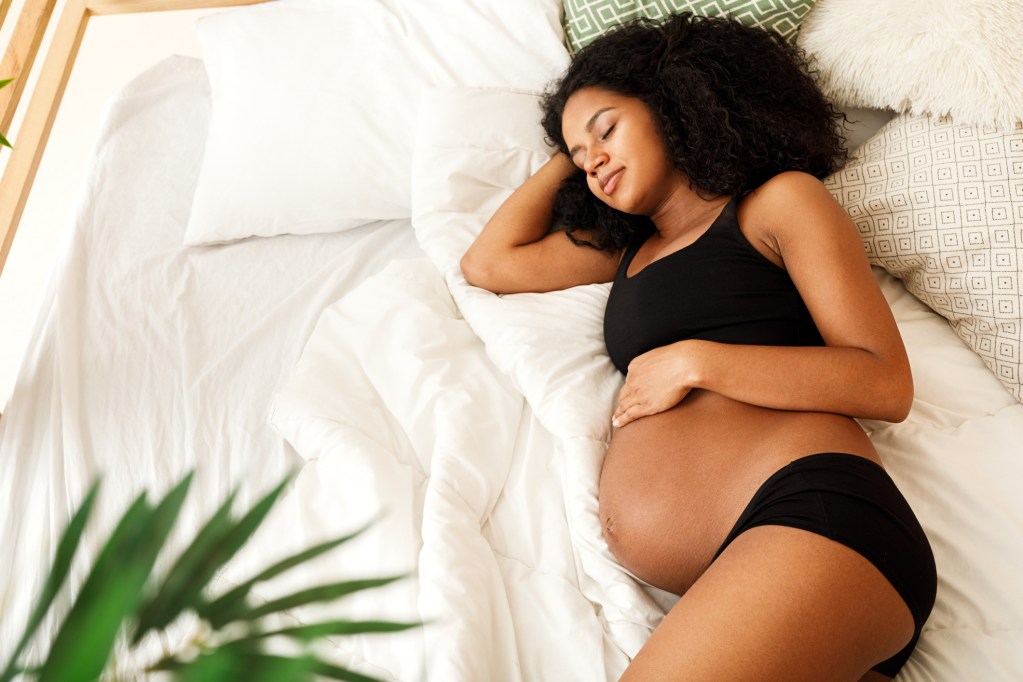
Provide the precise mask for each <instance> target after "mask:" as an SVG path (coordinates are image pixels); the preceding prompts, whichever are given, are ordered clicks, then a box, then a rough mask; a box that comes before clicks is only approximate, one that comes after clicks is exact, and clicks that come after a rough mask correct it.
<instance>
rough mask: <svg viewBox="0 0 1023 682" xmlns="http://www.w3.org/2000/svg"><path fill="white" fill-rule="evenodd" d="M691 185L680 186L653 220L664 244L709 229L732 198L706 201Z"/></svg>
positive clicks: (669, 196) (653, 216)
mask: <svg viewBox="0 0 1023 682" xmlns="http://www.w3.org/2000/svg"><path fill="white" fill-rule="evenodd" d="M688 185H689V183H688V182H681V183H679V185H678V187H677V188H676V189H675V191H673V192H671V193H670V194H669V195H668V197H667V198H666V199H665V200H664V202H663V203H662V204H661V205H660V206H659V207H658V209H657V210H656V211H655V212H654V213H653V214H652V215H651V216H650V219H651V220H653V223H654V227H656V228H657V233H658V235H660V237H661V239H664V240H665V241H671V240H673V239H676V238H678V237H681V236H683V235H685V234H687V233H689V232H692V231H693V230H700V229H702V228H705V227H707V225H708V224H709V223H711V222H713V221H714V219H715V218H717V216H718V215H719V214H720V213H721V210H722V209H723V208H724V207H725V204H727V203H728V202H729V201H730V200H731V197H730V196H720V197H714V198H713V199H704V198H703V197H701V196H700V195H699V194H698V193H697V192H696V190H694V189H691V188H690V187H689V186H688Z"/></svg>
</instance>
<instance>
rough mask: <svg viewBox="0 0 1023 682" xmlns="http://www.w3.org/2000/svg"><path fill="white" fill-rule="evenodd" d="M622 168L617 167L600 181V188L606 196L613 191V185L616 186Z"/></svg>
mask: <svg viewBox="0 0 1023 682" xmlns="http://www.w3.org/2000/svg"><path fill="white" fill-rule="evenodd" d="M624 170H625V169H624V168H619V169H618V170H616V171H615V172H614V173H611V174H610V175H608V176H607V177H605V178H603V179H602V180H601V182H600V189H601V191H602V192H604V194H607V195H608V196H610V195H611V193H612V192H614V191H615V187H617V186H618V179H619V178H620V177H621V175H622V172H623V171H624Z"/></svg>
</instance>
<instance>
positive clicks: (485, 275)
mask: <svg viewBox="0 0 1023 682" xmlns="http://www.w3.org/2000/svg"><path fill="white" fill-rule="evenodd" d="M459 266H460V267H461V269H462V276H463V277H465V281H466V282H468V283H469V284H471V285H472V286H474V287H479V288H480V289H487V290H488V291H493V292H494V293H501V292H499V291H497V290H495V288H494V277H493V272H492V268H491V266H490V263H489V262H488V261H487V259H485V258H481V257H480V256H479V255H478V254H476V253H474V252H473V250H472V248H470V249H469V250H468V251H466V252H465V255H464V256H462V260H461V261H459Z"/></svg>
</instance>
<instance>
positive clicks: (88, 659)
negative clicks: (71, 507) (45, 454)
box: [0, 473, 420, 682]
mask: <svg viewBox="0 0 1023 682" xmlns="http://www.w3.org/2000/svg"><path fill="white" fill-rule="evenodd" d="M288 480H289V479H288V478H286V479H285V480H283V481H282V482H281V483H280V484H279V485H277V486H276V487H275V488H274V489H273V490H271V491H270V492H269V493H267V494H266V495H265V496H264V497H263V498H262V499H260V500H259V501H258V502H256V504H255V505H254V506H253V507H252V508H251V509H250V510H248V511H247V512H246V513H245V514H243V515H241V516H240V517H239V518H237V519H235V518H232V515H231V506H232V503H233V501H234V498H235V494H236V492H237V491H235V492H232V493H231V494H230V495H229V496H228V498H227V500H226V501H225V502H224V503H223V504H222V505H221V506H220V508H219V509H217V510H216V511H215V512H214V513H213V514H212V515H211V516H210V517H209V519H208V520H207V521H206V523H205V524H204V525H203V526H202V527H201V528H200V529H199V531H198V532H197V533H196V535H195V536H194V538H193V540H192V542H191V544H189V546H188V547H186V548H185V550H184V551H183V552H181V554H180V555H179V556H178V557H177V559H176V560H175V561H174V563H173V564H172V565H171V568H170V569H169V570H168V571H167V572H166V575H165V576H163V578H162V579H160V580H157V579H154V577H153V575H152V573H153V566H154V564H155V563H156V559H157V556H158V555H159V553H160V551H161V550H162V549H163V547H164V545H165V543H166V541H167V538H168V536H169V534H170V531H171V528H172V527H173V525H174V522H175V520H176V519H177V516H178V512H179V511H180V509H181V505H182V503H183V502H184V500H185V496H186V494H187V492H188V488H189V486H190V484H191V482H192V474H191V473H190V474H188V475H187V476H186V477H185V478H184V479H182V480H181V482H180V483H178V484H177V485H176V486H174V488H173V489H171V491H170V492H168V493H167V494H166V495H165V496H164V497H163V499H161V500H159V501H158V502H157V503H156V504H155V505H154V504H150V503H149V501H148V500H147V499H146V494H145V493H143V494H141V495H139V496H138V497H137V498H136V499H135V500H134V502H133V503H132V504H131V505H129V507H128V509H127V511H125V513H124V515H123V516H122V517H121V519H120V521H119V522H118V523H117V524H116V526H115V527H114V530H113V531H112V532H111V534H110V536H109V537H108V538H107V540H106V543H105V544H104V546H103V548H102V550H101V551H100V553H99V555H98V556H97V557H96V560H95V562H94V563H93V565H92V568H91V570H90V572H89V574H88V576H87V577H86V579H85V582H84V583H83V584H82V587H81V589H80V590H79V592H78V595H77V596H76V597H75V599H74V602H73V604H72V605H71V607H70V609H69V611H68V612H67V615H66V616H65V618H64V620H63V622H62V624H61V625H60V627H59V628H58V630H57V634H56V636H55V638H54V640H53V642H52V643H51V645H50V647H49V650H48V653H47V655H46V659H45V660H44V661H43V662H42V663H40V664H38V665H34V666H32V667H26V666H25V665H24V664H23V663H22V662H21V660H20V659H21V657H22V654H23V652H24V651H25V648H26V646H27V645H28V644H29V642H30V641H31V640H32V637H33V635H34V634H35V633H36V630H37V629H38V628H39V625H40V624H41V623H42V621H43V619H44V617H45V616H46V613H47V612H48V611H49V609H50V608H51V607H52V605H53V603H54V600H55V598H56V596H57V595H58V593H59V592H60V590H61V587H62V585H63V584H64V582H65V579H66V577H67V575H68V572H69V569H70V567H71V561H72V558H73V557H74V554H75V551H76V549H77V548H78V545H79V543H80V541H81V538H82V533H83V531H84V530H85V526H86V522H87V521H88V518H89V514H90V511H91V510H92V507H93V504H94V502H95V500H96V496H97V492H98V489H99V482H98V481H97V482H96V483H95V484H93V486H92V487H91V488H90V490H89V492H88V494H87V495H86V497H85V499H84V501H83V502H82V504H81V506H80V507H79V508H78V510H77V511H76V512H75V514H74V515H73V516H72V518H71V520H70V521H69V523H68V526H67V528H66V529H65V531H64V534H63V535H62V537H61V539H60V543H59V544H58V547H57V552H56V555H55V556H54V559H53V563H52V566H51V568H50V574H49V576H48V577H47V580H46V582H45V584H44V585H43V589H42V592H41V593H40V595H39V598H38V600H37V602H36V605H35V608H34V609H33V611H32V613H31V615H30V617H29V620H28V623H27V624H26V626H25V632H24V634H23V636H22V638H21V640H20V641H19V642H18V644H17V646H16V647H15V649H14V651H13V653H12V654H11V658H10V662H9V663H8V665H7V667H6V669H5V670H4V671H3V672H0V682H10V681H11V680H13V679H14V678H15V677H16V676H18V675H25V676H26V677H27V678H30V679H31V678H34V679H35V680H37V681H38V682H48V681H50V680H59V681H60V682H72V681H75V680H83V681H84V680H94V679H97V678H99V677H100V676H101V675H102V674H104V670H105V669H106V668H107V666H108V664H109V661H110V658H111V652H112V651H113V649H114V647H115V644H116V643H117V642H118V640H119V638H126V639H127V640H128V641H129V642H130V644H131V645H132V646H135V645H138V644H139V643H140V642H141V641H142V639H143V638H144V637H145V636H146V635H147V634H149V633H152V632H154V631H156V632H160V631H162V630H164V629H165V628H167V627H168V626H170V625H171V624H172V623H174V622H175V621H176V620H177V619H178V618H179V617H180V616H182V614H185V613H191V614H193V615H194V616H197V617H198V618H199V619H201V620H203V621H205V623H206V627H205V628H204V631H205V632H206V634H207V636H206V637H204V639H203V641H201V642H199V643H198V644H199V654H198V655H192V656H186V655H183V654H182V653H181V652H178V653H171V654H168V655H166V656H165V657H164V658H163V659H161V660H160V661H158V662H157V663H155V664H154V665H153V666H152V667H151V670H162V671H167V672H169V673H170V674H171V676H172V677H173V678H174V679H176V680H181V681H191V680H203V682H214V681H217V680H242V679H244V680H256V681H258V680H268V681H269V680H275V681H276V680H306V679H310V680H311V679H313V677H314V676H320V677H326V678H330V679H337V680H352V681H357V682H363V681H370V680H371V679H372V678H369V677H366V676H364V675H361V674H359V673H356V672H354V671H352V670H348V669H347V668H344V667H341V666H337V665H334V664H331V663H327V662H325V661H322V660H320V659H319V658H317V657H316V656H315V655H314V654H313V653H312V652H311V650H310V648H309V646H308V645H309V644H310V643H311V642H312V641H314V640H315V639H317V638H320V637H324V636H331V635H349V634H357V633H368V632H397V631H401V630H407V629H409V628H414V627H418V626H419V625H420V624H419V623H394V622H385V621H347V620H331V621H325V622H319V623H312V624H307V625H299V626H295V627H287V628H281V627H274V626H273V625H271V624H270V622H269V618H268V617H272V616H275V615H278V614H280V613H282V612H284V611H286V610H287V609H292V608H295V607H299V606H304V605H309V604H321V603H325V602H329V601H333V600H335V599H338V598H340V597H342V596H344V595H347V594H351V593H353V592H357V591H360V590H365V589H368V588H373V587H380V586H383V585H387V584H389V583H391V582H394V581H395V580H398V579H399V578H400V577H401V576H390V577H385V578H370V579H365V580H355V581H347V582H335V583H328V584H325V585H318V586H315V587H311V588H308V589H304V590H301V591H299V592H296V593H294V594H291V595H288V596H285V597H282V598H279V599H275V600H272V601H269V602H267V603H264V604H253V603H252V602H251V601H250V599H249V594H250V592H251V590H252V588H253V587H254V586H255V585H256V584H258V583H260V582H263V581H266V580H269V579H271V578H273V577H275V576H277V575H280V574H281V573H283V572H285V571H287V570H288V569H290V568H293V567H295V566H298V565H300V564H302V563H305V562H306V561H309V560H310V559H313V558H315V557H317V556H320V555H321V554H323V553H324V552H327V551H329V550H331V549H334V548H335V547H337V546H339V545H341V544H343V543H345V542H347V541H348V540H350V539H352V538H353V537H355V536H356V535H358V534H359V533H360V532H362V530H365V528H363V529H360V530H359V531H356V532H355V533H352V534H350V535H345V536H342V537H338V538H335V539H332V540H330V541H328V542H323V543H321V544H318V545H315V546H314V547H310V548H309V549H307V550H304V551H302V552H299V553H297V554H295V555H293V556H290V557H288V558H286V559H283V560H281V561H279V562H277V563H275V564H273V565H272V566H270V567H268V568H266V569H265V570H263V571H261V572H259V573H258V574H257V575H255V576H254V577H253V578H251V579H250V580H247V581H245V582H244V583H242V584H240V585H238V586H237V587H235V588H233V589H231V590H229V591H227V592H225V593H224V594H221V595H219V596H216V597H211V596H209V594H208V592H209V583H210V581H211V580H212V578H213V576H214V574H215V573H216V572H217V570H218V569H220V568H221V567H222V566H224V564H225V563H226V562H227V561H228V560H229V559H231V557H232V556H234V555H235V553H236V552H237V551H238V550H239V549H241V547H242V546H243V545H244V544H245V542H246V541H247V540H248V539H249V537H250V536H251V535H252V533H253V532H254V531H255V530H256V529H257V528H258V527H259V525H260V524H261V523H262V521H263V520H264V519H265V518H266V515H267V513H268V512H269V511H270V508H271V507H272V506H273V504H274V502H276V500H277V498H278V497H279V496H280V494H281V492H282V491H283V490H284V487H285V486H286V484H287V483H288ZM228 626H230V627H228ZM271 638H286V639H288V640H290V641H292V642H294V643H297V644H298V645H299V646H298V647H297V650H298V652H299V653H297V654H295V655H291V656H282V655H278V654H271V653H269V652H268V651H267V650H266V647H265V644H266V642H267V641H268V640H269V639H271Z"/></svg>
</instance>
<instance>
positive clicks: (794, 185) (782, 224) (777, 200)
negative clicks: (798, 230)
mask: <svg viewBox="0 0 1023 682" xmlns="http://www.w3.org/2000/svg"><path fill="white" fill-rule="evenodd" d="M836 206H837V202H836V201H835V198H834V197H833V196H832V195H831V192H829V191H828V188H827V187H825V186H824V183H823V182H821V181H820V180H819V179H818V178H817V177H815V176H813V175H810V174H809V173H804V172H801V171H785V172H784V173H779V174H778V175H775V176H774V177H772V178H771V179H770V180H768V181H767V182H765V183H764V184H762V185H760V186H759V187H757V188H756V189H754V190H753V191H751V192H750V193H749V194H747V195H746V196H745V197H743V199H742V201H741V203H740V206H739V211H740V215H739V219H740V221H741V222H742V223H743V224H744V225H746V226H748V227H751V228H754V229H758V230H766V231H769V232H771V233H775V232H777V230H784V229H786V228H788V227H796V226H798V225H801V224H806V223H807V222H812V221H814V220H815V219H816V217H817V216H820V215H822V214H825V213H830V212H832V211H834V209H835V207H836Z"/></svg>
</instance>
